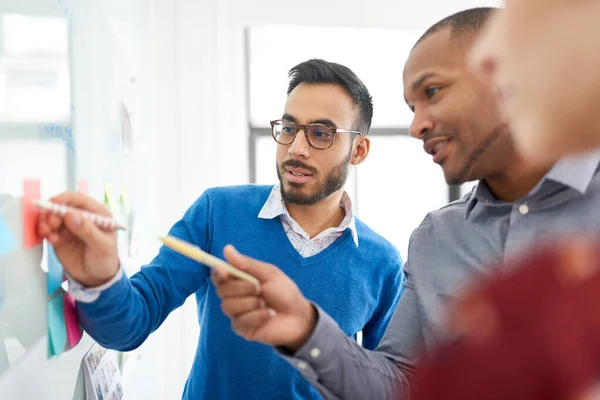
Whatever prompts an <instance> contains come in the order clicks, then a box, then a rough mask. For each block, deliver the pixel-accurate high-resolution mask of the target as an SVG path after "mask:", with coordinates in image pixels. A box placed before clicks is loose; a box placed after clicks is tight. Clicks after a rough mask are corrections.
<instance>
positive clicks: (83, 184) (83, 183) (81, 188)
mask: <svg viewBox="0 0 600 400" xmlns="http://www.w3.org/2000/svg"><path fill="white" fill-rule="evenodd" d="M77 191H78V192H79V193H81V194H88V192H89V191H88V181H87V179H85V180H80V181H79V184H78V185H77Z"/></svg>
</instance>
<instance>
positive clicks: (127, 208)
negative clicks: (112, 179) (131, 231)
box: [119, 183, 131, 215]
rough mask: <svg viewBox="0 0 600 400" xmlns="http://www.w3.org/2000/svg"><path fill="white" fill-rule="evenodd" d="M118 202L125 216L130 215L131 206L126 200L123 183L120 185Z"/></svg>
mask: <svg viewBox="0 0 600 400" xmlns="http://www.w3.org/2000/svg"><path fill="white" fill-rule="evenodd" d="M119 202H120V203H121V205H122V206H123V208H124V210H125V213H126V214H127V215H129V214H131V204H130V203H129V199H128V198H127V190H126V188H125V184H124V183H122V184H121V196H119Z"/></svg>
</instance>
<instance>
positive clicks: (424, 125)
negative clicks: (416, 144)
mask: <svg viewBox="0 0 600 400" xmlns="http://www.w3.org/2000/svg"><path fill="white" fill-rule="evenodd" d="M433 127H434V123H433V121H432V120H431V118H427V116H426V114H425V113H424V112H423V111H422V110H420V109H419V108H417V107H415V117H414V118H413V120H412V123H411V124H410V128H409V129H408V132H409V133H410V135H411V136H412V137H414V138H416V139H423V135H425V134H426V133H427V132H430V131H432V130H433Z"/></svg>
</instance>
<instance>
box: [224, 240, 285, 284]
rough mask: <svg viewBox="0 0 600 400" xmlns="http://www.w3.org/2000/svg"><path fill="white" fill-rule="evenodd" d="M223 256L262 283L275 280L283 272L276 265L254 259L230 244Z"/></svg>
mask: <svg viewBox="0 0 600 400" xmlns="http://www.w3.org/2000/svg"><path fill="white" fill-rule="evenodd" d="M223 255H224V256H225V259H226V260H227V262H228V263H229V264H231V265H233V266H234V267H236V268H239V269H241V270H242V271H244V272H247V273H249V274H250V275H252V276H253V277H255V278H256V279H258V280H259V281H260V282H261V283H262V282H266V281H269V280H271V279H273V278H274V277H275V276H277V274H279V273H280V272H281V271H280V270H279V269H278V268H277V267H276V266H274V265H272V264H268V263H266V262H263V261H258V260H256V259H254V258H252V257H248V256H246V255H243V254H241V253H240V252H238V251H237V250H236V249H235V247H233V246H232V245H230V244H228V245H227V246H225V249H224V250H223Z"/></svg>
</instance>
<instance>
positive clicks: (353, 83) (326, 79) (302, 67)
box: [287, 59, 373, 135]
mask: <svg viewBox="0 0 600 400" xmlns="http://www.w3.org/2000/svg"><path fill="white" fill-rule="evenodd" d="M288 76H289V78H290V84H289V86H288V91H287V94H288V96H289V95H290V93H292V90H294V89H295V88H296V86H298V85H299V84H301V83H303V82H304V83H309V84H334V85H339V86H342V87H343V88H344V89H346V91H347V92H348V94H350V96H352V99H353V100H354V103H355V104H356V105H357V106H358V108H359V111H360V112H359V117H358V121H357V125H358V126H357V127H356V129H358V130H359V131H360V132H361V133H362V134H363V135H367V134H368V133H369V129H370V128H371V119H373V99H372V98H371V94H370V93H369V90H368V89H367V87H366V86H365V84H364V83H363V82H362V81H361V80H360V79H358V76H356V74H355V73H354V72H352V70H351V69H350V68H348V67H345V66H343V65H341V64H336V63H332V62H327V61H325V60H319V59H312V60H308V61H305V62H303V63H300V64H298V65H296V66H295V67H294V68H292V69H290V72H289V73H288ZM346 129H348V128H346Z"/></svg>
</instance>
